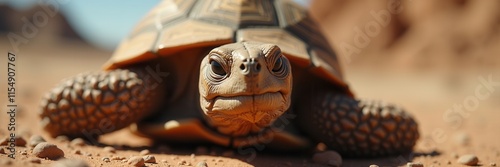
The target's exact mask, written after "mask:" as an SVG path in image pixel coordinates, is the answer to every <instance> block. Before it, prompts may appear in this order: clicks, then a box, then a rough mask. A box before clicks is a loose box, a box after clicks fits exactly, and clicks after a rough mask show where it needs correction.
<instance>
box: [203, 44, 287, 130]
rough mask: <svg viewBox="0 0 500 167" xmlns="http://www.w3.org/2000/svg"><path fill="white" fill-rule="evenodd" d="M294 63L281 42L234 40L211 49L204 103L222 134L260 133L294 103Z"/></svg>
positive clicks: (207, 114)
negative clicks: (282, 51) (279, 45)
mask: <svg viewBox="0 0 500 167" xmlns="http://www.w3.org/2000/svg"><path fill="white" fill-rule="evenodd" d="M291 89H292V74H291V66H290V63H289V61H288V59H287V58H286V57H285V56H283V54H282V53H281V50H280V48H279V47H278V46H276V45H272V44H265V43H247V42H243V43H233V44H227V45H223V46H220V47H218V48H214V49H213V50H211V51H210V52H209V53H208V54H207V55H206V56H205V58H204V59H203V60H202V62H201V66H200V78H199V93H200V106H201V109H202V110H203V114H204V115H205V117H206V119H207V122H208V123H209V124H210V125H212V126H214V127H215V128H216V129H217V130H218V131H219V132H220V133H222V134H225V135H229V136H233V137H237V136H245V135H248V134H251V133H257V132H259V131H261V130H262V129H264V128H266V127H268V126H269V125H271V124H272V123H273V122H274V121H275V120H276V119H277V118H278V117H279V116H281V115H282V114H283V113H284V112H285V111H286V110H287V109H288V108H289V107H290V96H291Z"/></svg>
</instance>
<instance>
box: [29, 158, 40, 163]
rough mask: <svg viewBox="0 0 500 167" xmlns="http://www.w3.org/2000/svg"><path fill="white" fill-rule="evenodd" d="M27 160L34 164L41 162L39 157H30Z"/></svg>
mask: <svg viewBox="0 0 500 167" xmlns="http://www.w3.org/2000/svg"><path fill="white" fill-rule="evenodd" d="M28 162H31V163H35V164H39V163H42V161H41V160H40V158H30V159H29V160H28Z"/></svg>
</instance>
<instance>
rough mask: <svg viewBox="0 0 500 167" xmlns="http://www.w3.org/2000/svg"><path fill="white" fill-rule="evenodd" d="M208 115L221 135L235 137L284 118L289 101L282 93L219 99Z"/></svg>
mask: <svg viewBox="0 0 500 167" xmlns="http://www.w3.org/2000/svg"><path fill="white" fill-rule="evenodd" d="M211 105H212V106H213V107H212V110H211V111H210V112H207V113H206V114H207V117H208V119H209V122H211V124H212V125H214V126H215V127H216V128H217V129H218V130H219V131H220V132H222V133H225V134H230V135H231V136H242V135H247V134H249V133H256V132H259V131H260V130H262V129H263V128H265V127H268V126H269V125H271V124H272V123H273V122H274V120H276V119H277V118H278V117H279V116H281V115H282V114H283V113H284V112H285V110H286V108H288V104H287V101H286V99H285V97H284V95H283V93H282V92H280V91H277V92H266V93H262V94H254V95H235V96H216V97H215V98H214V99H213V100H212V102H211Z"/></svg>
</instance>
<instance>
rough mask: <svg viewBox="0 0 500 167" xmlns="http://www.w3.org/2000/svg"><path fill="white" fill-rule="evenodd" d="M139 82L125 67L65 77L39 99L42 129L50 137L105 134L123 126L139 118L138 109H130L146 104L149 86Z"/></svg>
mask: <svg viewBox="0 0 500 167" xmlns="http://www.w3.org/2000/svg"><path fill="white" fill-rule="evenodd" d="M143 84H144V83H143V81H142V80H141V79H139V78H138V76H137V74H136V73H133V72H130V71H129V70H114V71H110V72H99V73H82V74H79V75H77V76H75V77H73V78H69V79H67V80H66V81H65V82H62V84H60V85H58V86H57V87H56V88H55V89H53V91H52V92H49V93H48V94H47V95H46V96H45V97H44V98H43V99H42V102H41V103H42V104H41V106H42V110H41V113H40V117H41V118H42V123H43V125H44V128H45V129H46V130H47V131H48V132H49V133H50V134H51V135H52V136H58V135H60V134H65V135H69V136H72V135H75V136H81V134H82V132H83V131H87V132H88V133H89V134H90V133H94V132H93V131H94V130H100V131H106V132H102V133H108V132H109V131H114V130H118V129H120V128H123V127H125V126H127V125H129V124H130V123H132V122H135V121H137V120H138V119H140V117H138V116H137V114H139V112H134V111H136V110H140V109H141V108H145V107H148V106H149V103H148V98H151V97H148V96H150V95H151V93H150V89H146V88H145V87H144V85H143ZM110 125H113V126H112V127H110ZM109 128H112V129H109ZM84 134H85V133H84ZM98 135H100V134H98Z"/></svg>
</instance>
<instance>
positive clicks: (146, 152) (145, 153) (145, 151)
mask: <svg viewBox="0 0 500 167" xmlns="http://www.w3.org/2000/svg"><path fill="white" fill-rule="evenodd" d="M149 153H150V152H149V150H148V149H146V150H142V151H141V152H139V155H148V154H149Z"/></svg>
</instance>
